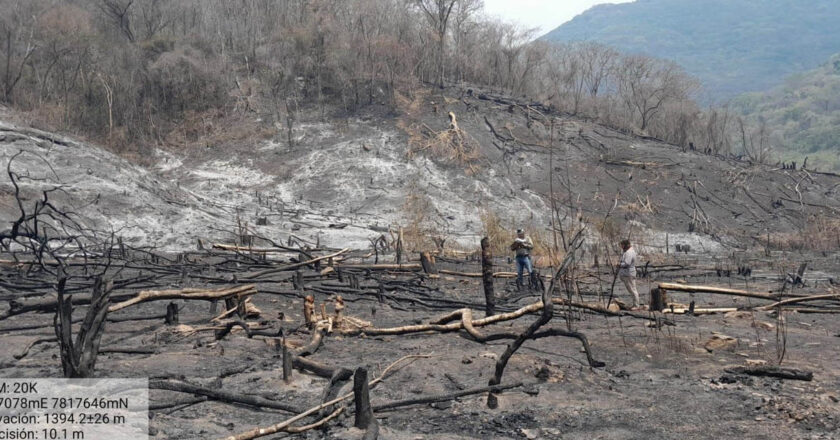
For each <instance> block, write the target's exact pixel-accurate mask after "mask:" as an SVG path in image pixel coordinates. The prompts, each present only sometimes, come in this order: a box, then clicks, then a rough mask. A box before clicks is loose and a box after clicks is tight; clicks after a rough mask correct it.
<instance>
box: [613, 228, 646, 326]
mask: <svg viewBox="0 0 840 440" xmlns="http://www.w3.org/2000/svg"><path fill="white" fill-rule="evenodd" d="M621 249H622V250H623V251H624V254H622V255H621V262H620V263H619V264H618V277H619V278H621V282H623V283H624V287H626V288H627V292H629V293H631V294H633V308H632V309H630V310H641V308H642V307H641V304H639V292H638V291H637V290H636V250H635V249H633V246H632V245H631V244H630V240H621Z"/></svg>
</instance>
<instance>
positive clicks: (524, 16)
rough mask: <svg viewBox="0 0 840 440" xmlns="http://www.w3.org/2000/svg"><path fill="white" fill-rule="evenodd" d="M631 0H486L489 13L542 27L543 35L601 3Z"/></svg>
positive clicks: (485, 6) (525, 24)
mask: <svg viewBox="0 0 840 440" xmlns="http://www.w3.org/2000/svg"><path fill="white" fill-rule="evenodd" d="M628 1H631V0H484V9H485V10H486V11H487V13H488V14H490V15H494V16H497V17H499V18H502V19H504V20H505V21H513V22H517V23H520V24H522V25H524V26H526V27H536V28H540V31H539V35H542V34H544V33H546V32H548V31H550V30H552V29H554V28H556V27H557V26H560V25H561V24H563V23H565V22H567V21H569V20H571V19H572V18H574V16H576V15H578V14H580V13H581V12H583V11H585V10H587V9H589V8H591V7H592V6H595V5H597V4H601V3H627V2H628Z"/></svg>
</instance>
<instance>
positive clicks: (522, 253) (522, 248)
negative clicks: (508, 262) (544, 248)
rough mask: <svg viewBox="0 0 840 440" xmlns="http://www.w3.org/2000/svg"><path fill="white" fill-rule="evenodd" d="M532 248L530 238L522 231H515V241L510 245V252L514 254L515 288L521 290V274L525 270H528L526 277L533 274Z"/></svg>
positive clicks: (532, 244) (532, 243)
mask: <svg viewBox="0 0 840 440" xmlns="http://www.w3.org/2000/svg"><path fill="white" fill-rule="evenodd" d="M533 248H534V242H532V241H531V237H528V236H527V235H525V231H524V230H522V229H517V230H516V239H515V240H513V244H511V245H510V250H512V251H514V252H516V287H517V288H521V287H522V286H523V285H524V284H523V281H522V273H523V272H524V271H525V269H527V270H528V275H529V276H531V274H533V273H534V265H533V263H532V262H531V249H533Z"/></svg>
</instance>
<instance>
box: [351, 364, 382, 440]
mask: <svg viewBox="0 0 840 440" xmlns="http://www.w3.org/2000/svg"><path fill="white" fill-rule="evenodd" d="M353 403H354V404H355V407H356V418H355V422H354V423H353V426H355V427H356V428H359V429H365V430H366V432H365V436H364V439H375V438H376V437H377V435H378V433H379V424H378V423H377V422H376V417H374V416H373V408H372V407H371V406H370V389H369V385H368V374H367V369H366V368H364V367H359V368H357V369H356V372H355V373H354V374H353Z"/></svg>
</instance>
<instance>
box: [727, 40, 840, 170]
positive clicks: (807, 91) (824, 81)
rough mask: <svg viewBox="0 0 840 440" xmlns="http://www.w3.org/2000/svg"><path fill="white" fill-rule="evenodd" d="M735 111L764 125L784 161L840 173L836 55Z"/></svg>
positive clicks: (740, 101)
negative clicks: (807, 160) (825, 168)
mask: <svg viewBox="0 0 840 440" xmlns="http://www.w3.org/2000/svg"><path fill="white" fill-rule="evenodd" d="M734 107H735V109H736V110H738V111H739V112H741V113H743V114H744V115H747V116H748V117H750V118H752V119H753V120H754V121H756V122H757V123H758V122H759V121H763V123H764V124H765V125H766V126H767V129H768V131H769V132H770V134H771V137H772V138H775V139H774V140H775V142H776V143H778V144H779V146H780V148H778V149H779V151H780V153H782V158H784V159H798V160H804V158H805V157H809V162H808V163H809V164H813V165H819V166H821V167H828V168H832V169H835V170H840V54H838V55H835V56H833V57H832V58H831V59H829V60H828V62H826V63H824V64H823V65H822V66H820V67H819V68H817V69H814V70H811V71H808V72H805V73H800V74H797V75H793V76H792V77H790V78H788V79H787V80H786V81H785V83H784V84H783V85H781V86H779V87H776V88H774V89H773V90H771V91H769V92H766V93H749V94H745V95H743V96H740V97H738V98H737V99H736V100H735V101H734Z"/></svg>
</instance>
